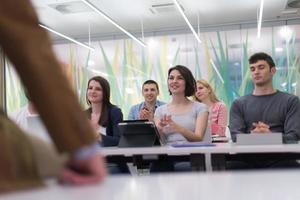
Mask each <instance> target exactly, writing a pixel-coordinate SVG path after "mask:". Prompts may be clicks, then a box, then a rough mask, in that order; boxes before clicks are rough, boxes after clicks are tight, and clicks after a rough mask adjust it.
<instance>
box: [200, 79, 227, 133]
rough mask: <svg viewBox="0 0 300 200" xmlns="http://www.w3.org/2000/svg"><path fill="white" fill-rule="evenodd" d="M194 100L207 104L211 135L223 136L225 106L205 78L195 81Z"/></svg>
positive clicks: (225, 118) (225, 122) (225, 121)
mask: <svg viewBox="0 0 300 200" xmlns="http://www.w3.org/2000/svg"><path fill="white" fill-rule="evenodd" d="M195 100H196V101H198V102H201V103H204V104H206V105H207V107H208V109H209V113H210V117H209V119H210V128H211V135H212V136H217V135H218V136H225V131H226V127H227V108H226V105H225V104H224V103H222V102H221V101H220V100H219V99H218V98H217V97H216V95H215V93H214V91H213V89H212V87H211V86H210V85H209V83H208V82H207V81H206V80H203V79H202V80H198V81H197V89H196V93H195Z"/></svg>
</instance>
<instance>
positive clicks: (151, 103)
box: [128, 80, 165, 121]
mask: <svg viewBox="0 0 300 200" xmlns="http://www.w3.org/2000/svg"><path fill="white" fill-rule="evenodd" d="M142 93H143V97H144V99H145V101H144V102H142V103H139V104H136V105H134V106H132V107H131V108H130V111H129V114H128V119H129V120H137V119H148V120H149V121H153V117H154V112H155V109H156V108H157V107H159V106H161V105H163V104H165V103H164V102H162V101H158V100H157V96H158V95H159V87H158V84H157V83H156V82H155V81H154V80H147V81H145V82H144V83H143V87H142Z"/></svg>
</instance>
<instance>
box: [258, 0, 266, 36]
mask: <svg viewBox="0 0 300 200" xmlns="http://www.w3.org/2000/svg"><path fill="white" fill-rule="evenodd" d="M263 10H264V0H261V2H260V8H259V16H258V20H257V38H260V33H261V22H262V15H263Z"/></svg>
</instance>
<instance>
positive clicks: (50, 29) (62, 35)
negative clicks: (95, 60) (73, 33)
mask: <svg viewBox="0 0 300 200" xmlns="http://www.w3.org/2000/svg"><path fill="white" fill-rule="evenodd" d="M39 26H40V27H42V28H44V29H46V30H48V31H50V32H52V33H54V34H56V35H58V36H60V37H63V38H65V39H67V40H69V41H71V42H74V43H76V44H78V45H80V46H83V47H85V48H87V49H89V50H91V51H95V49H94V48H93V47H90V46H88V45H86V44H84V43H82V42H79V41H77V40H75V39H73V38H70V37H69V36H66V35H64V34H62V33H59V32H57V31H55V30H53V29H52V28H49V27H47V26H45V25H43V24H39Z"/></svg>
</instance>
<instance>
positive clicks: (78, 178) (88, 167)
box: [59, 154, 107, 185]
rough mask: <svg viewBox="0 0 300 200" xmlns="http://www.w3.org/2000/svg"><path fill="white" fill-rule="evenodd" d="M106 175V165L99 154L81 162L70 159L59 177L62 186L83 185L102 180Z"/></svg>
mask: <svg viewBox="0 0 300 200" xmlns="http://www.w3.org/2000/svg"><path fill="white" fill-rule="evenodd" d="M106 175H107V172H106V163H105V161H104V159H103V157H102V156H101V155H99V154H95V155H92V156H90V157H88V158H86V159H83V160H75V159H71V160H70V161H69V162H68V164H67V166H66V167H65V168H64V169H63V171H62V172H61V173H60V175H59V182H60V183H62V184H71V185H85V184H91V183H97V182H101V181H103V180H104V177H105V176H106Z"/></svg>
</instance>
